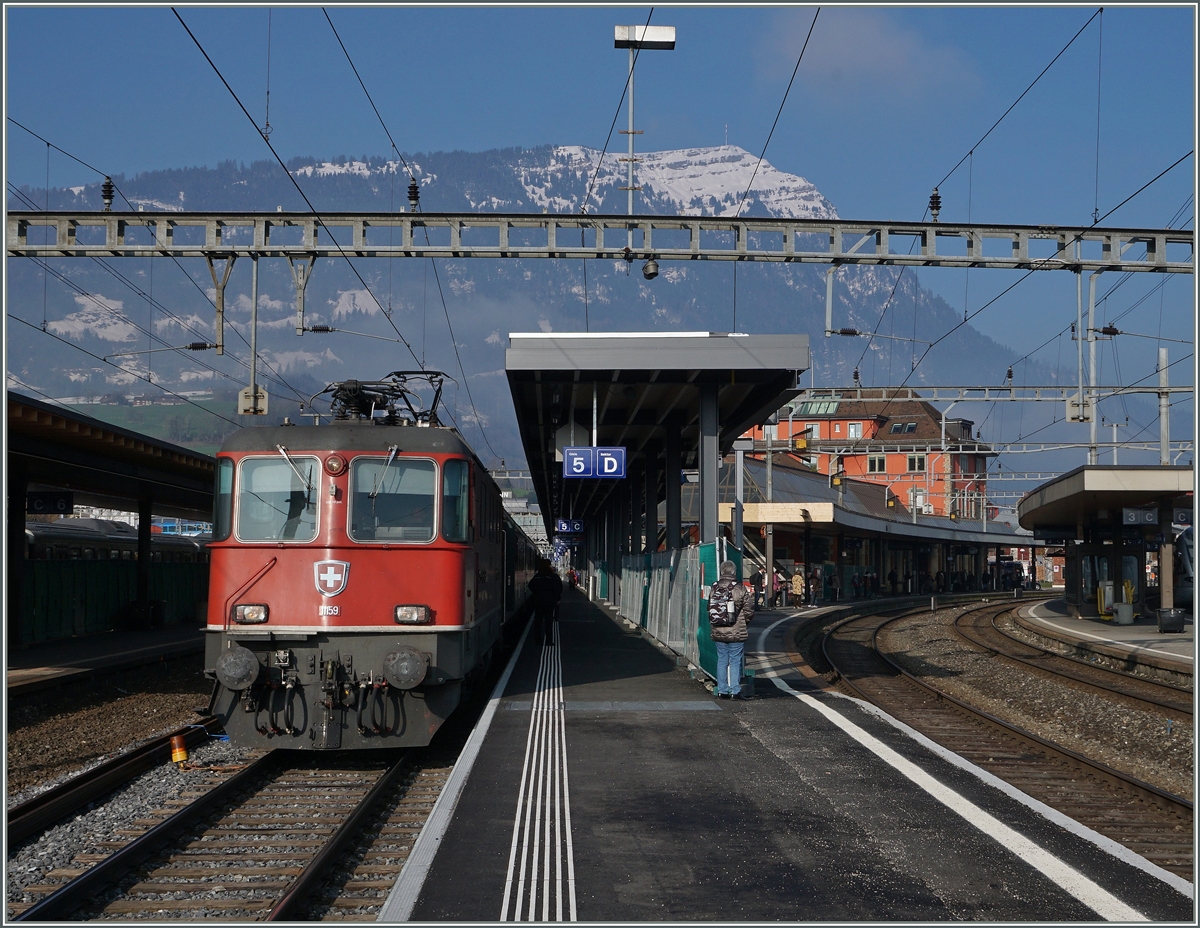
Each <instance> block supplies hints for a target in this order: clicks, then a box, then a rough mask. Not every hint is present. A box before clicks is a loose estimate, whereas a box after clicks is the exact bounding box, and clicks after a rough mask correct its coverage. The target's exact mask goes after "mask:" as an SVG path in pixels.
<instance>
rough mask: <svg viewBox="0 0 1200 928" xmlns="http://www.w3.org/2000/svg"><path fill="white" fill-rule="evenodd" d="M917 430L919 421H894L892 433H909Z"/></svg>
mask: <svg viewBox="0 0 1200 928" xmlns="http://www.w3.org/2000/svg"><path fill="white" fill-rule="evenodd" d="M916 430H917V423H915V422H893V423H892V429H891V433H892V434H893V435H908V434H909V433H911V432H915V431H916Z"/></svg>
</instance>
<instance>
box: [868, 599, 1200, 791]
mask: <svg viewBox="0 0 1200 928" xmlns="http://www.w3.org/2000/svg"><path fill="white" fill-rule="evenodd" d="M961 611H962V610H953V609H946V610H941V611H938V612H936V613H931V614H929V615H922V616H918V617H914V618H912V619H908V620H905V621H904V622H902V623H900V624H899V625H898V626H893V627H892V628H891V629H889V631H888V632H886V633H885V634H884V635H882V636H881V641H882V644H883V646H884V648H885V649H886V651H887V653H888V655H889V656H890V657H891V658H893V659H894V660H896V661H897V663H899V664H900V665H901V666H903V667H904V668H905V669H906V670H908V671H909V672H910V673H913V674H915V675H918V676H924V677H928V678H929V679H930V682H931V683H932V684H933V685H934V686H936V687H938V688H939V689H941V690H943V691H944V692H947V693H949V694H950V695H952V696H956V697H958V698H960V699H962V700H963V701H964V702H967V703H969V704H971V705H973V706H977V707H978V708H980V709H983V710H984V711H985V712H989V713H991V714H992V715H995V716H997V717H998V718H1001V719H1004V720H1005V721H1007V722H1011V723H1012V724H1015V725H1019V726H1020V727H1022V728H1024V729H1026V730H1027V731H1030V732H1032V733H1033V734H1036V735H1039V736H1041V737H1043V738H1045V739H1047V740H1049V741H1053V742H1054V743H1056V744H1060V745H1062V746H1063V747H1066V748H1070V749H1071V750H1073V751H1076V752H1077V753H1080V754H1083V755H1085V756H1087V757H1092V758H1095V759H1096V760H1099V761H1102V762H1103V763H1105V764H1107V765H1108V766H1110V767H1113V768H1114V769H1116V770H1120V771H1122V772H1123V773H1127V774H1130V775H1132V776H1135V777H1137V778H1138V779H1140V780H1144V781H1145V782H1147V783H1150V784H1153V785H1154V786H1157V787H1159V788H1160V789H1165V790H1167V791H1169V792H1172V793H1175V794H1176V795H1179V796H1185V797H1187V798H1188V799H1191V798H1192V793H1193V784H1192V781H1193V769H1194V768H1193V761H1192V755H1193V749H1194V739H1193V732H1192V719H1191V718H1190V717H1188V716H1182V717H1172V716H1173V715H1175V716H1178V713H1174V714H1173V713H1170V712H1168V711H1167V710H1165V709H1161V710H1152V711H1139V710H1136V709H1133V708H1131V707H1127V706H1125V705H1121V704H1120V703H1118V702H1117V701H1115V700H1111V699H1108V698H1106V697H1105V696H1104V695H1102V694H1101V693H1099V692H1089V691H1087V690H1084V689H1074V688H1072V687H1070V686H1069V685H1067V684H1066V683H1059V682H1056V681H1053V680H1049V679H1045V678H1043V677H1041V676H1040V675H1037V674H1034V673H1031V672H1028V671H1025V670H1022V669H1019V668H1018V667H1017V666H1016V665H1013V664H1012V663H1011V662H1009V661H1005V660H1003V659H997V658H995V657H992V656H988V655H985V654H983V653H982V652H980V651H977V650H975V649H973V648H972V647H970V646H969V645H966V644H965V643H963V642H962V641H961V639H959V638H958V636H957V635H956V634H955V632H954V629H953V628H952V627H951V625H950V623H951V622H952V621H953V619H954V617H955V616H957V615H958V614H960V612H961ZM1168 721H1170V724H1169V725H1168Z"/></svg>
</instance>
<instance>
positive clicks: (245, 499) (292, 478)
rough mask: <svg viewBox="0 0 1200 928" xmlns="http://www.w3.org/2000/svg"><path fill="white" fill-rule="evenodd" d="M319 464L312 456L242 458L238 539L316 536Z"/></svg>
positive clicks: (312, 537)
mask: <svg viewBox="0 0 1200 928" xmlns="http://www.w3.org/2000/svg"><path fill="white" fill-rule="evenodd" d="M320 473H321V471H320V465H319V464H318V463H317V459H316V458H315V457H306V456H296V455H292V456H291V458H290V459H289V460H284V459H283V458H281V457H276V458H249V459H247V460H244V461H242V467H241V475H240V479H239V481H238V491H237V499H238V506H237V536H238V538H239V539H240V540H241V541H312V540H313V539H314V538H316V537H317V490H318V488H319V487H318V479H319V477H320Z"/></svg>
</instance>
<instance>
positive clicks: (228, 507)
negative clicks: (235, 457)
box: [212, 458, 233, 541]
mask: <svg viewBox="0 0 1200 928" xmlns="http://www.w3.org/2000/svg"><path fill="white" fill-rule="evenodd" d="M216 483H217V485H216V487H215V489H216V493H214V494H213V530H212V537H213V541H224V540H225V539H226V538H228V537H229V532H230V531H231V529H232V528H233V518H232V516H233V461H232V460H230V459H229V458H217V481H216Z"/></svg>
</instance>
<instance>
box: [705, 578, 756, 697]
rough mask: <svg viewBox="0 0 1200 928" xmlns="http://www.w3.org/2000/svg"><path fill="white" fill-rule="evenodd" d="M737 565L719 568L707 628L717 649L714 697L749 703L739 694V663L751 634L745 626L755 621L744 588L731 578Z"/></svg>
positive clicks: (749, 598) (740, 665) (740, 684)
mask: <svg viewBox="0 0 1200 928" xmlns="http://www.w3.org/2000/svg"><path fill="white" fill-rule="evenodd" d="M736 576H737V565H736V564H734V563H733V561H725V562H724V563H722V564H721V578H720V579H719V580H718V581H717V582H716V583H714V584H713V585H712V588H711V589H710V590H709V593H708V624H709V627H710V629H711V632H712V640H713V644H715V645H716V646H717V684H716V686H714V687H713V695H714V696H716V697H717V698H718V699H749V698H750V697H749V696H747V695H744V694H743V693H742V659H743V657H744V655H745V648H746V639H747V638H749V637H750V632H749V631H748V630H747V629H746V625H747V623H748V622H749V621H750V620H751V619H752V618H753V617H754V601H753V599H752V598H751V597H750V596H748V595H747V594H746V588H745V587H744V586H742V585H741V584H740V583H738V582H737V580H735V579H734V578H735V577H736Z"/></svg>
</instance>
